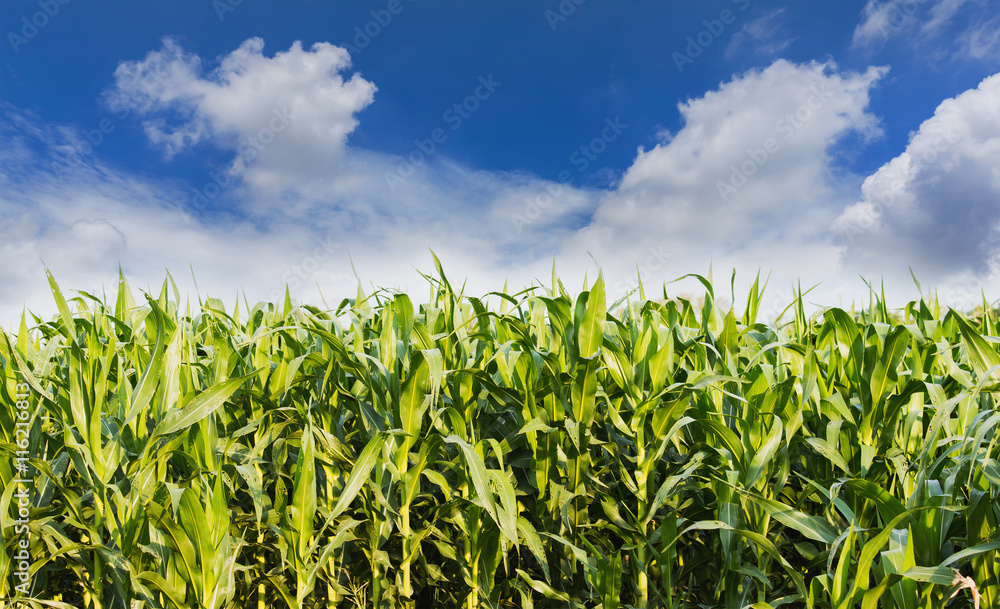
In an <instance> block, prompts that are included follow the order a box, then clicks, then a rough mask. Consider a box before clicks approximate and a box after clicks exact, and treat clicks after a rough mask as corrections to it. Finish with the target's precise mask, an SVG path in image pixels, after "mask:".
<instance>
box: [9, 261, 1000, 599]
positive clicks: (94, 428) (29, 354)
mask: <svg viewBox="0 0 1000 609" xmlns="http://www.w3.org/2000/svg"><path fill="white" fill-rule="evenodd" d="M696 278H697V279H698V280H700V281H701V282H702V283H703V284H704V287H705V290H706V292H705V296H704V299H703V301H701V302H700V303H698V304H695V303H693V302H691V301H689V300H685V299H681V298H668V297H667V294H666V288H664V289H663V292H662V298H661V297H659V295H657V296H658V297H657V298H654V299H647V298H646V295H645V290H644V288H642V287H641V286H640V289H639V291H638V293H636V294H633V295H632V296H631V297H630V298H629V299H627V300H625V301H621V302H617V303H609V302H607V299H606V294H605V289H604V282H603V279H601V278H598V279H597V280H596V281H595V282H594V283H593V284H592V285H591V286H589V287H588V286H587V285H584V288H583V290H582V291H581V292H580V293H579V294H578V295H576V296H575V297H574V296H573V295H571V294H570V293H569V292H568V291H567V290H566V288H565V287H564V286H563V285H562V284H561V283H560V281H559V280H558V279H557V277H556V276H555V273H553V277H552V282H551V285H549V286H542V285H539V286H535V287H533V288H531V289H526V290H524V291H521V292H518V293H513V294H507V293H502V292H496V293H491V294H488V295H485V296H483V297H481V298H477V297H473V296H469V295H465V294H463V293H462V290H461V289H458V290H456V289H454V288H453V286H452V284H451V283H450V282H449V281H448V280H447V278H446V276H445V274H444V272H443V271H442V270H441V267H440V264H438V268H437V273H436V274H435V275H432V276H427V280H428V282H429V286H430V294H429V296H428V297H427V301H426V303H425V304H420V306H418V307H414V304H413V300H411V298H410V297H409V296H407V295H405V294H402V293H394V292H388V291H378V292H375V293H374V294H371V295H368V296H365V295H364V294H362V293H360V292H359V294H358V296H357V298H354V299H347V300H345V301H344V302H342V303H340V305H339V306H338V307H336V308H332V307H331V308H330V310H321V309H319V308H316V307H313V306H306V305H303V306H293V305H292V302H291V299H290V298H288V296H287V295H286V297H285V299H284V302H283V303H282V302H279V303H262V304H257V305H255V306H253V307H251V306H249V303H246V302H244V304H243V306H242V307H241V306H240V304H239V302H237V303H236V304H235V306H234V307H232V308H227V307H226V306H225V304H224V303H223V302H222V301H220V300H218V299H214V298H207V299H204V300H199V302H198V306H196V307H192V305H191V304H189V303H186V302H182V297H181V295H180V294H179V293H178V291H177V288H176V287H175V286H173V282H172V280H168V281H167V282H165V283H164V286H163V289H162V290H161V292H160V293H159V295H154V294H145V295H143V296H142V298H141V299H140V301H139V302H137V301H136V300H134V298H135V296H134V295H133V293H132V290H131V289H130V287H129V285H128V283H127V282H126V280H125V278H124V277H122V278H121V279H120V285H119V290H118V292H117V295H116V296H115V297H114V298H113V299H106V298H99V297H96V296H94V295H91V294H88V293H84V292H78V293H77V294H78V295H76V296H75V297H73V298H69V299H67V298H66V297H65V296H64V295H63V293H62V291H61V290H60V289H59V287H58V285H57V284H56V282H55V280H54V279H52V278H51V276H50V278H49V280H50V284H51V286H52V293H53V297H54V300H55V304H56V305H57V306H58V310H59V315H58V316H57V317H56V318H55V319H53V320H52V321H44V320H42V319H39V318H37V317H34V318H33V316H28V317H27V319H22V321H21V324H20V327H19V328H18V329H17V331H16V333H14V332H10V333H8V332H6V331H5V332H4V333H3V337H2V340H0V365H2V375H3V382H2V383H0V400H2V402H3V404H4V407H3V408H2V409H0V428H2V434H3V435H2V445H0V446H2V449H3V455H2V456H3V458H2V459H0V477H2V480H3V494H2V497H0V517H2V526H0V530H2V540H3V546H4V552H2V553H0V573H2V574H3V578H2V580H0V597H2V598H3V599H4V600H3V601H0V606H3V607H15V606H16V607H39V608H41V607H65V608H82V609H90V608H94V609H98V608H113V609H114V608H121V609H132V608H136V609H138V608H158V607H163V608H173V607H177V608H188V607H190V608H198V609H220V608H223V607H226V608H230V607H231V608H250V609H257V608H261V609H263V608H265V607H266V608H268V609H278V608H284V607H324V608H325V607H441V608H447V607H463V608H468V609H473V608H477V607H538V608H548V607H602V608H603V609H616V608H618V607H636V608H646V607H669V608H708V607H724V608H727V609H740V608H744V607H752V608H754V609H757V608H766V607H780V606H787V607H810V608H812V607H816V608H824V607H835V608H844V607H851V608H853V607H859V606H860V607H894V608H900V609H903V608H905V609H910V608H918V607H945V606H948V607H973V606H976V607H984V608H986V607H1000V583H998V582H1000V526H998V523H1000V497H998V495H1000V461H998V459H1000V446H998V442H997V440H998V438H1000V434H998V424H1000V412H998V409H997V396H998V395H1000V352H998V350H997V343H998V342H1000V339H998V338H997V337H998V336H1000V323H998V320H997V314H996V311H995V310H994V309H992V308H991V306H990V305H989V304H988V303H986V302H985V301H984V303H983V307H981V308H980V309H978V310H977V311H975V312H965V313H964V314H963V313H960V312H956V311H952V310H948V309H943V308H942V307H941V306H939V304H938V303H937V301H936V299H935V298H933V297H930V296H928V297H926V298H923V299H921V300H919V301H914V302H910V303H909V304H907V305H906V306H905V307H904V308H903V309H898V310H897V309H890V308H889V307H888V305H887V303H886V302H885V298H884V295H882V294H880V293H873V294H872V297H871V303H870V305H869V306H866V307H865V308H864V309H862V310H853V311H845V310H842V309H839V308H825V309H820V310H819V311H817V312H815V313H811V314H809V315H807V313H806V307H807V305H806V303H805V299H804V296H803V294H802V292H801V290H800V291H799V292H798V295H797V298H796V299H795V300H794V301H793V302H791V303H789V308H788V309H787V313H786V315H785V316H784V317H783V318H782V319H784V318H787V319H788V320H789V321H788V322H787V323H778V324H768V323H764V322H762V321H761V320H759V319H758V316H759V314H760V306H761V300H762V293H763V292H762V290H763V288H762V287H760V284H759V282H755V283H754V285H753V288H752V289H751V291H750V293H749V294H748V295H746V296H745V301H746V302H747V305H746V307H745V309H744V310H743V311H742V313H740V312H738V311H736V310H734V309H733V307H732V306H729V305H723V304H720V301H719V300H717V298H716V294H715V290H714V286H713V284H712V282H711V281H710V280H708V279H705V278H702V277H697V276H696ZM192 308H193V309H194V310H195V311H197V313H192ZM19 506H20V507H19ZM22 508H23V509H22ZM26 514H27V517H25V515H26Z"/></svg>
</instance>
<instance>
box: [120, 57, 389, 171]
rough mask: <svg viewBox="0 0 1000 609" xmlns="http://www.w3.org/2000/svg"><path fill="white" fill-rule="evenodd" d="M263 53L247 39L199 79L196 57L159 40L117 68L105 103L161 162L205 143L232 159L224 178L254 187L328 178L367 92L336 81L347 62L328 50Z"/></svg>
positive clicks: (369, 96) (370, 92)
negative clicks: (138, 131) (128, 115)
mask: <svg viewBox="0 0 1000 609" xmlns="http://www.w3.org/2000/svg"><path fill="white" fill-rule="evenodd" d="M263 49H264V41H263V40H261V39H260V38H251V39H249V40H247V41H246V42H244V43H243V44H241V45H240V46H239V48H237V49H236V50H235V51H233V52H232V53H229V54H228V55H225V56H224V57H222V58H221V60H220V62H219V65H218V67H216V68H215V69H213V70H211V71H208V72H207V73H204V70H203V68H202V62H201V59H200V58H199V57H198V56H197V55H194V54H191V53H187V52H185V51H184V50H183V49H182V48H181V47H180V46H179V45H178V44H177V43H176V42H174V41H173V40H170V39H166V40H164V42H163V47H162V48H161V49H160V50H158V51H153V52H150V53H149V54H148V55H147V56H146V57H145V58H144V59H142V60H140V61H125V62H122V63H121V64H119V66H118V69H117V70H116V71H115V87H114V89H113V90H111V91H110V92H109V93H108V95H107V99H108V102H109V103H110V105H111V107H112V108H113V109H116V110H130V111H135V112H136V113H137V114H139V115H141V116H143V117H144V120H143V128H144V129H145V132H146V134H147V136H148V137H149V139H150V141H151V142H153V143H154V144H156V145H159V146H162V147H163V149H164V150H165V152H166V154H167V156H168V157H169V156H172V155H175V154H177V153H179V152H181V151H183V150H185V149H187V148H189V147H191V146H194V145H196V144H198V143H200V142H203V141H206V140H208V141H210V142H211V143H212V144H214V145H215V146H218V147H221V148H224V149H231V150H235V151H237V153H238V154H237V156H236V158H235V159H234V160H233V163H232V166H231V167H230V168H229V172H230V174H232V175H234V176H237V175H238V176H242V177H243V178H244V179H245V180H246V181H248V182H250V183H253V184H255V185H257V186H260V187H265V186H277V187H280V186H284V185H287V184H289V183H291V181H294V180H296V179H299V178H303V177H309V176H314V175H318V174H321V173H322V172H324V171H330V170H331V169H333V168H334V167H335V165H336V163H337V162H338V161H339V160H340V159H341V158H342V157H343V153H344V148H345V145H346V141H347V136H348V135H349V134H350V133H351V131H353V130H354V128H355V127H356V126H357V124H358V121H357V118H356V117H355V114H356V113H357V112H358V111H360V110H362V109H363V108H365V107H366V106H368V105H369V104H370V103H372V100H373V99H374V94H375V85H374V84H372V83H371V82H369V81H367V80H365V79H364V78H362V77H361V76H360V75H358V74H353V75H352V76H351V77H350V78H347V79H345V78H344V77H343V76H342V72H343V71H345V70H347V69H348V68H349V67H350V64H351V59H350V56H349V55H348V53H347V51H346V50H344V49H342V48H340V47H336V46H333V45H331V44H329V43H325V42H321V43H316V44H314V45H313V46H312V48H311V49H309V50H305V49H303V48H302V44H301V43H300V42H297V41H296V42H295V43H294V44H292V46H291V48H290V49H288V50H287V51H281V52H278V53H276V54H275V55H274V56H273V57H266V56H265V55H264V54H263Z"/></svg>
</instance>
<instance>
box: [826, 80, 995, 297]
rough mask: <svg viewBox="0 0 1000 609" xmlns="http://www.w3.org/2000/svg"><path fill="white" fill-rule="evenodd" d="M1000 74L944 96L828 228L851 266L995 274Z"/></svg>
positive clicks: (942, 274) (932, 274)
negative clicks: (925, 119)
mask: <svg viewBox="0 0 1000 609" xmlns="http://www.w3.org/2000/svg"><path fill="white" fill-rule="evenodd" d="M997 159H1000V74H997V75H994V76H991V77H989V78H987V79H985V80H984V81H983V82H982V83H980V85H979V86H978V87H977V88H976V89H972V90H969V91H966V92H965V93H962V94H961V95H959V96H957V97H955V98H953V99H949V100H946V101H944V102H943V103H942V104H941V105H940V106H939V107H938V108H937V110H936V111H935V112H934V116H933V117H931V118H929V119H928V120H927V121H925V122H924V123H923V124H922V125H921V126H920V129H919V130H918V131H917V132H916V133H914V134H913V136H912V138H911V139H910V142H909V145H908V146H907V147H906V150H905V152H903V153H902V154H900V155H899V156H897V157H896V158H894V159H892V160H891V161H890V162H888V163H886V164H885V165H884V166H883V167H881V168H880V169H879V170H878V171H877V172H876V173H874V174H873V175H871V176H869V177H868V178H867V179H866V180H865V182H864V184H863V186H862V188H861V193H862V197H861V200H860V201H858V202H856V203H854V204H853V205H851V206H850V207H848V208H847V209H846V210H845V211H844V213H843V214H841V216H840V217H839V218H837V220H836V222H835V224H834V228H835V230H836V231H837V234H838V235H839V239H840V241H841V243H842V245H843V247H844V254H843V256H844V263H845V265H847V266H848V268H850V269H858V268H867V269H871V270H876V269H881V270H884V271H885V272H891V271H895V272H897V273H898V272H901V271H902V270H905V268H906V267H907V266H913V267H914V269H915V270H917V272H918V273H919V274H921V275H922V276H924V277H927V278H929V279H932V280H934V281H940V280H942V279H946V278H947V277H948V276H950V275H954V274H961V273H963V272H964V273H966V274H969V275H971V276H976V277H979V278H983V279H988V278H989V277H991V276H993V277H996V276H997V275H998V273H1000V256H998V255H1000V164H998V163H997Z"/></svg>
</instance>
